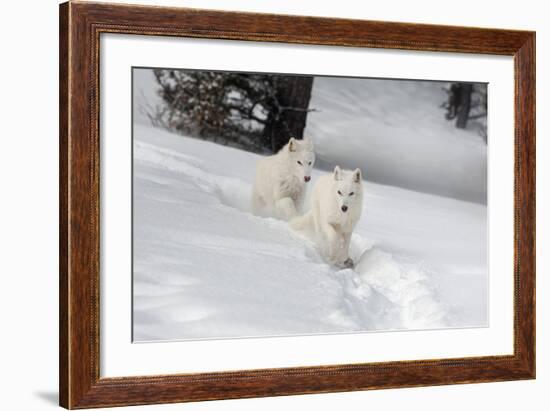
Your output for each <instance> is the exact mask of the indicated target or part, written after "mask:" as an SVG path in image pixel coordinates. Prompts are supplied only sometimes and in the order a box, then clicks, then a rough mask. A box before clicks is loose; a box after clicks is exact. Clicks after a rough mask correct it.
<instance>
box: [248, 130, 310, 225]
mask: <svg viewBox="0 0 550 411" xmlns="http://www.w3.org/2000/svg"><path fill="white" fill-rule="evenodd" d="M314 163H315V153H314V152H313V141H312V140H311V139H309V138H305V139H304V140H301V141H300V140H296V139H295V138H294V137H292V138H291V139H290V140H289V141H288V143H287V144H286V145H285V146H284V147H283V148H282V149H281V150H280V151H279V152H278V153H277V154H275V155H272V156H269V157H265V158H263V159H261V160H260V161H259V162H258V165H257V167H256V178H255V179H254V187H253V190H252V210H253V212H254V213H255V214H269V215H273V216H275V217H277V218H280V219H282V220H290V219H291V218H294V217H296V216H297V215H298V212H299V210H300V209H301V208H302V203H303V200H304V194H305V191H306V184H307V183H308V182H309V181H310V180H311V169H312V168H313V164H314Z"/></svg>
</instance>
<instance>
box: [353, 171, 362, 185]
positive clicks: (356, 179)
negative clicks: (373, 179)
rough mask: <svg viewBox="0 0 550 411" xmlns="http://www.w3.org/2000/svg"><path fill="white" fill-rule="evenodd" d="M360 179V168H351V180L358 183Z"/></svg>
mask: <svg viewBox="0 0 550 411" xmlns="http://www.w3.org/2000/svg"><path fill="white" fill-rule="evenodd" d="M361 179H362V176H361V170H359V169H358V168H356V169H355V170H353V181H354V182H356V183H358V182H360V181H361Z"/></svg>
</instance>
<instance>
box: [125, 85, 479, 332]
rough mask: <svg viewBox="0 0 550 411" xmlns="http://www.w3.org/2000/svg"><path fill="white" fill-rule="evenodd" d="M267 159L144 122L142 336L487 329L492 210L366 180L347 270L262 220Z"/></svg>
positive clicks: (139, 204)
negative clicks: (257, 206) (255, 199)
mask: <svg viewBox="0 0 550 411" xmlns="http://www.w3.org/2000/svg"><path fill="white" fill-rule="evenodd" d="M316 81H317V79H316ZM309 127H310V125H309V124H308V128H309ZM311 127H313V126H311ZM320 134H322V133H316V138H317V136H319V135H320ZM324 136H325V137H326V136H328V132H327V133H326V134H324ZM325 137H323V136H321V137H319V140H316V143H317V142H319V149H320V150H321V152H322V150H326V149H327V147H328V144H324V143H323V139H324V138H325ZM327 141H328V140H327ZM259 158H260V156H259V155H257V154H253V153H248V152H244V151H241V150H238V149H234V148H230V147H226V146H221V145H216V144H214V143H210V142H206V141H201V140H197V139H192V138H188V137H184V136H179V135H175V134H171V133H169V132H167V131H164V130H160V129H156V128H152V127H148V126H145V125H141V124H137V123H136V124H135V125H134V171H133V172H134V174H133V176H134V177H133V178H134V187H133V188H134V191H133V195H134V198H133V200H134V203H133V206H134V226H133V227H134V232H133V237H134V238H133V240H134V241H133V246H134V250H133V253H134V273H133V275H134V289H133V290H134V296H133V297H134V298H133V309H134V317H133V321H134V324H133V325H134V340H135V341H160V340H175V339H177V340H185V339H204V338H231V337H249V336H279V335H298V334H300V335H304V334H319V333H339V332H363V331H382V330H384V331H389V330H405V329H407V330H410V329H435V328H447V327H481V326H486V325H487V308H486V307H487V272H486V240H487V238H486V211H487V210H486V206H485V205H482V204H476V203H469V202H465V201H459V200H455V199H452V198H448V197H440V196H436V195H431V194H425V193H420V192H417V191H412V190H406V189H403V188H398V187H392V186H386V185H381V184H376V183H372V182H369V181H364V189H365V190H364V191H365V194H364V205H363V206H364V210H363V216H362V218H361V220H360V221H359V223H358V226H357V227H356V230H355V233H354V236H353V238H352V244H351V256H352V258H353V259H354V260H355V262H356V267H355V269H354V270H351V269H345V270H337V269H334V268H333V267H331V266H329V265H327V264H326V263H324V262H323V260H322V259H321V257H320V255H319V253H318V252H317V250H316V248H315V246H314V244H313V243H311V242H309V241H308V240H306V239H304V238H303V237H301V236H299V235H297V234H295V233H293V232H292V231H291V230H290V229H289V227H288V225H287V224H286V223H285V222H282V221H278V220H275V219H272V218H262V217H257V216H254V215H252V213H251V212H250V195H251V186H252V180H253V176H254V169H255V163H256V161H257V160H258V159H259ZM370 160H371V159H370V157H369V159H368V161H370ZM364 161H366V160H364ZM343 165H344V164H343ZM369 169H370V167H368V168H367V170H369ZM324 172H325V171H322V170H314V173H313V175H312V178H313V181H315V179H316V178H318V177H319V176H320V175H321V174H322V173H324ZM367 173H368V171H367Z"/></svg>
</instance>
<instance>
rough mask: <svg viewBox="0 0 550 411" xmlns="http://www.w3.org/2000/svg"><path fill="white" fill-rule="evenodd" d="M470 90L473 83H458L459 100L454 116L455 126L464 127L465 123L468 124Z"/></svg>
mask: <svg viewBox="0 0 550 411" xmlns="http://www.w3.org/2000/svg"><path fill="white" fill-rule="evenodd" d="M472 90H473V85H472V84H471V83H463V84H461V85H460V101H459V105H458V107H459V111H458V116H457V118H456V126H457V128H466V124H468V116H469V114H470V104H471V97H472Z"/></svg>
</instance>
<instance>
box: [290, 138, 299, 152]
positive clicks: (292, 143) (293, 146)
mask: <svg viewBox="0 0 550 411" xmlns="http://www.w3.org/2000/svg"><path fill="white" fill-rule="evenodd" d="M296 148H297V147H296V139H295V138H294V137H290V140H288V151H296Z"/></svg>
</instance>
